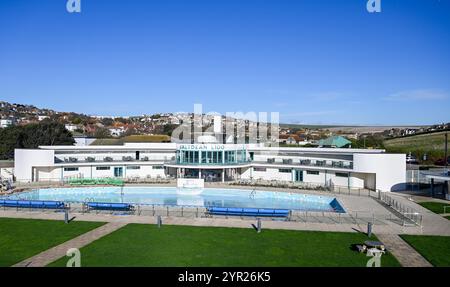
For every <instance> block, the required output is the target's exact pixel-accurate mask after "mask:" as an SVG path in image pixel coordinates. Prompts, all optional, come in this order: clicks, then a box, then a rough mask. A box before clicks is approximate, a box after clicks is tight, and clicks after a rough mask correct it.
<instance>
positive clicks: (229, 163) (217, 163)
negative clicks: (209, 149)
mask: <svg viewBox="0 0 450 287" xmlns="http://www.w3.org/2000/svg"><path fill="white" fill-rule="evenodd" d="M251 162H252V161H251V160H244V161H235V162H180V161H177V160H170V161H165V162H164V163H165V164H176V165H192V166H195V165H210V166H212V165H243V164H249V163H251Z"/></svg>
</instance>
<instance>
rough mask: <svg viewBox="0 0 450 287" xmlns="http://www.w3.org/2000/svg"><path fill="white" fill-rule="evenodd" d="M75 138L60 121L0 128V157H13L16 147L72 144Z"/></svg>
mask: <svg viewBox="0 0 450 287" xmlns="http://www.w3.org/2000/svg"><path fill="white" fill-rule="evenodd" d="M74 142H75V140H74V139H73V136H72V133H71V132H69V131H68V130H67V129H66V128H65V126H64V125H63V124H61V123H57V122H53V121H49V120H44V121H42V122H39V123H33V124H28V125H24V126H10V127H7V128H3V129H0V159H1V160H8V159H14V149H16V148H37V147H38V146H41V145H72V144H74Z"/></svg>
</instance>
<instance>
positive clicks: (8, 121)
mask: <svg viewBox="0 0 450 287" xmlns="http://www.w3.org/2000/svg"><path fill="white" fill-rule="evenodd" d="M13 124H14V120H13V119H1V120H0V128H7V127H9V126H12V125H13Z"/></svg>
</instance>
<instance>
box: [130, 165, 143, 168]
mask: <svg viewBox="0 0 450 287" xmlns="http://www.w3.org/2000/svg"><path fill="white" fill-rule="evenodd" d="M127 169H141V167H140V166H138V165H129V166H127Z"/></svg>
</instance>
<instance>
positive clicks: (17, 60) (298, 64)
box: [0, 0, 450, 125]
mask: <svg viewBox="0 0 450 287" xmlns="http://www.w3.org/2000/svg"><path fill="white" fill-rule="evenodd" d="M81 3H82V12H81V14H69V13H67V12H66V8H65V6H66V0H1V1H0V100H6V101H10V102H17V103H26V104H34V105H37V106H39V107H48V108H53V109H56V110H62V111H75V112H83V113H87V114H94V115H139V114H143V113H155V112H177V111H193V104H194V103H201V104H203V105H204V111H205V112H208V111H217V112H221V113H225V112H228V111H233V112H234V111H242V112H249V111H256V112H259V111H267V112H271V111H278V112H280V115H281V121H282V122H289V123H309V124H386V125H390V124H397V125H398V124H433V123H439V122H444V121H447V122H448V121H450V0H440V1H439V0H382V12H381V13H378V14H369V13H368V12H367V11H366V0H345V1H340V0H339V1H338V0H328V1H326V0H291V1H289V0H266V1H264V0H141V1H139V0H81Z"/></svg>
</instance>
